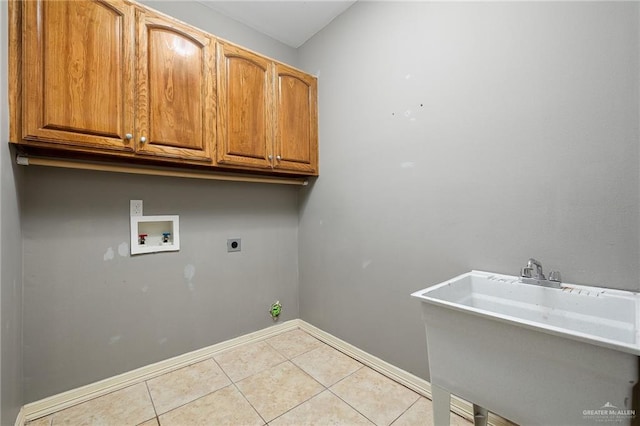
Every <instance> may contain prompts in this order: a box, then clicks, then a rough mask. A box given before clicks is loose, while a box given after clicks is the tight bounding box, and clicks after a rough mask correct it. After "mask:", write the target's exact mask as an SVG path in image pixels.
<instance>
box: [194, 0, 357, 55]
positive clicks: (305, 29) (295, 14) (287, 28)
mask: <svg viewBox="0 0 640 426" xmlns="http://www.w3.org/2000/svg"><path fill="white" fill-rule="evenodd" d="M198 1H200V3H202V4H204V5H205V6H207V7H209V8H211V9H213V10H215V11H216V12H219V13H221V14H223V15H225V16H228V17H230V18H233V19H235V20H236V21H239V22H242V23H243V24H245V25H247V26H249V27H251V28H253V29H255V30H257V31H260V32H261V33H263V34H266V35H268V36H269V37H271V38H274V39H276V40H278V41H280V42H282V43H284V44H286V45H288V46H291V47H293V48H298V47H300V46H302V45H303V44H304V43H305V42H306V41H307V40H309V39H310V38H311V37H313V35H314V34H316V33H317V32H318V31H320V30H321V29H323V28H324V27H325V26H327V24H329V22H331V21H332V20H333V19H334V18H335V17H336V16H338V15H340V14H341V13H342V12H344V11H345V10H347V9H348V8H349V7H350V6H351V5H352V4H353V3H355V1H356V0H353V1H346V0H329V1H327V0H311V1H302V0H289V1H282V0H280V1H272V0H258V1H244V0H242V1H237V0H236V1H223V0H198Z"/></svg>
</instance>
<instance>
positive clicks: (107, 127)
mask: <svg viewBox="0 0 640 426" xmlns="http://www.w3.org/2000/svg"><path fill="white" fill-rule="evenodd" d="M22 5H23V14H24V19H23V21H22V22H23V32H22V43H23V46H22V52H23V53H22V63H23V65H22V96H23V98H22V132H21V133H22V134H21V137H22V139H23V140H27V141H29V140H31V141H53V142H56V143H58V144H67V145H78V146H90V147H99V148H108V149H115V150H132V149H133V147H132V144H131V143H130V141H129V140H127V139H126V138H125V135H126V133H128V132H131V131H132V130H131V129H133V114H132V111H133V92H134V90H133V65H132V60H131V57H130V54H131V48H130V46H131V43H132V33H131V28H132V19H133V8H132V7H131V6H130V5H127V4H125V3H124V2H122V1H118V0H95V1H43V0H38V1H25V2H23V4H22ZM15 59H19V58H14V60H15Z"/></svg>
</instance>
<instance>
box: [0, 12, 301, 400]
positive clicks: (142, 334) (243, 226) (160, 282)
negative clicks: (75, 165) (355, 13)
mask: <svg viewBox="0 0 640 426" xmlns="http://www.w3.org/2000/svg"><path fill="white" fill-rule="evenodd" d="M147 3H149V4H152V6H153V7H157V8H158V9H162V11H165V12H167V13H170V14H171V15H174V16H176V17H178V18H180V19H182V20H184V21H187V22H189V23H191V24H193V25H198V26H200V27H202V28H203V29H205V30H208V31H211V32H213V33H215V34H216V35H220V36H222V37H226V38H228V39H229V40H230V41H233V42H236V43H239V44H243V45H245V46H247V47H250V48H254V49H256V50H260V51H261V52H263V53H265V54H267V55H270V56H272V57H274V58H276V59H281V60H284V61H289V62H293V61H292V59H294V58H295V56H296V51H295V49H292V48H289V47H286V46H284V45H283V44H281V43H279V42H276V41H274V40H273V39H270V38H268V37H266V36H264V35H261V34H259V33H257V32H255V31H253V30H251V29H249V28H248V27H246V26H244V25H241V24H239V23H237V22H235V21H232V20H230V19H228V18H226V17H224V16H218V15H216V14H215V13H213V12H212V11H211V10H210V9H207V8H204V7H203V6H201V5H199V4H198V3H194V2H147ZM217 30H220V31H217ZM4 52H5V50H3V53H2V54H3V55H5V53H4ZM5 140H6V138H5ZM24 174H25V176H24V187H23V188H22V190H23V191H22V193H23V212H22V221H23V240H24V274H25V275H24V276H25V279H24V327H23V332H24V387H25V390H24V397H25V402H31V401H34V400H38V399H41V398H44V397H47V396H50V395H52V394H56V393H59V392H62V391H65V390H68V389H71V388H75V387H78V386H82V385H85V384H88V383H91V382H94V381H96V380H100V379H103V378H105V377H110V376H113V375H116V374H119V373H123V372H126V371H129V370H132V369H135V368H137V367H140V366H143V365H147V364H150V363H153V362H156V361H160V360H163V359H167V358H169V357H172V356H175V355H179V354H183V353H186V352H188V351H191V350H194V349H199V348H202V347H205V346H208V345H212V344H215V343H218V342H220V341H224V340H227V339H230V338H232V337H236V336H239V335H242V334H246V333H249V332H252V331H256V330H259V329H262V328H265V327H268V326H270V325H272V324H273V321H272V320H271V317H270V316H269V314H268V309H269V306H270V305H271V303H273V302H274V301H275V300H276V299H279V300H280V301H281V302H282V304H283V314H282V317H281V320H282V321H286V320H288V319H292V318H298V317H299V313H298V260H297V256H298V248H297V244H298V236H297V229H298V193H299V189H298V188H294V187H288V186H287V187H284V186H273V185H267V184H263V185H259V184H246V183H228V182H212V181H195V180H181V179H168V178H159V177H141V176H127V175H117V174H106V173H99V172H80V171H65V170H56V169H44V168H38V167H36V166H33V167H29V168H28V169H26V170H24ZM130 199H142V200H143V201H144V212H145V214H179V215H180V226H181V231H182V232H181V234H182V235H181V245H182V247H181V251H180V252H179V253H162V254H154V255H141V256H134V257H129V256H128V254H127V253H128V248H127V247H125V246H124V245H123V243H126V242H128V241H129V200H130ZM3 207H4V205H3ZM232 237H240V238H242V247H243V250H242V252H240V253H232V254H228V253H227V252H226V240H227V238H232ZM3 242H4V235H3ZM121 250H122V253H123V254H124V256H123V255H121ZM3 260H4V257H3ZM192 273H193V275H192ZM191 276H192V278H191V279H190V278H189V277H191ZM4 287H5V285H4V277H3V289H4ZM2 296H3V302H4V293H3V295H2ZM19 305H20V304H19V303H18V306H19ZM3 309H4V303H3ZM16 309H18V308H16ZM3 316H4V311H3ZM3 337H4V334H3ZM3 357H4V345H3ZM3 360H4V358H3ZM4 379H5V376H4V371H3V383H4Z"/></svg>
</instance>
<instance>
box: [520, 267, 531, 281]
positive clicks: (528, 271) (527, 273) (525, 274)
mask: <svg viewBox="0 0 640 426" xmlns="http://www.w3.org/2000/svg"><path fill="white" fill-rule="evenodd" d="M532 274H533V268H530V267H529V266H525V267H524V268H522V269H521V270H520V276H521V277H523V278H531V276H532Z"/></svg>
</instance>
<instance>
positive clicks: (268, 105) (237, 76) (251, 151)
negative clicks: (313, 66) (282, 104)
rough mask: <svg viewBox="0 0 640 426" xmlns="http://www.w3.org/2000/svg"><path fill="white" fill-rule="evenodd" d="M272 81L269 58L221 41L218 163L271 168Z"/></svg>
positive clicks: (219, 54)
mask: <svg viewBox="0 0 640 426" xmlns="http://www.w3.org/2000/svg"><path fill="white" fill-rule="evenodd" d="M272 82H273V79H272V67H271V62H270V61H269V60H268V59H266V58H263V57H261V56H258V55H255V54H253V53H251V52H249V51H246V50H244V49H240V48H238V47H236V46H232V45H229V44H226V43H223V42H219V43H218V93H219V96H218V145H217V155H216V158H217V161H218V163H221V164H232V165H240V166H247V167H253V168H263V169H264V168H269V169H270V168H271V166H272V164H271V159H270V157H271V156H272V154H273V115H272V95H273V89H272Z"/></svg>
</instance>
